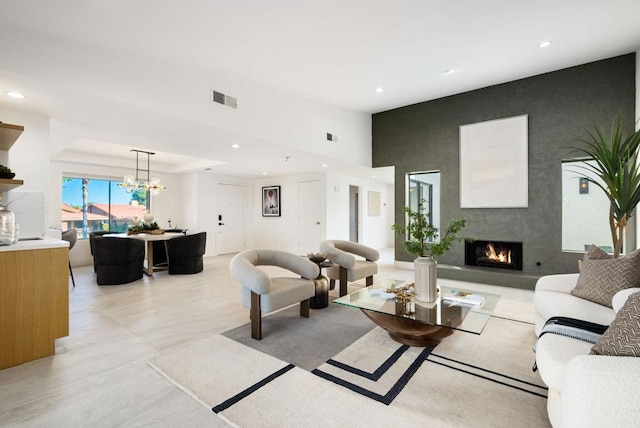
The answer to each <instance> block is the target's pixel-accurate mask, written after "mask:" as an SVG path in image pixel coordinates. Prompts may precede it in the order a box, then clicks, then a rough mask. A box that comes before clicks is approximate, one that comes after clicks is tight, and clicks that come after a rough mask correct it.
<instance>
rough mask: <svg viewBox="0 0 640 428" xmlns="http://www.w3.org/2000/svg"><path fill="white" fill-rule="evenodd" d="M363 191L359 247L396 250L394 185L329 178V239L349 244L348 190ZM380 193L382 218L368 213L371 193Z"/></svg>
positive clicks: (329, 176) (360, 179)
mask: <svg viewBox="0 0 640 428" xmlns="http://www.w3.org/2000/svg"><path fill="white" fill-rule="evenodd" d="M350 185H353V186H358V187H359V188H360V198H359V199H360V209H359V212H360V243H362V244H364V245H368V246H371V247H374V248H387V247H392V246H393V231H392V230H391V225H392V224H393V200H394V196H393V195H394V189H393V185H392V184H385V183H380V182H377V181H374V180H364V179H362V178H358V177H349V176H346V175H341V174H327V239H343V240H349V186H350ZM369 191H374V192H380V205H381V207H380V216H378V217H371V216H369V213H368V210H367V207H368V205H367V202H368V200H367V198H368V192H369Z"/></svg>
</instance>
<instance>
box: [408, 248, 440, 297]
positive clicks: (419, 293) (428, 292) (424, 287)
mask: <svg viewBox="0 0 640 428" xmlns="http://www.w3.org/2000/svg"><path fill="white" fill-rule="evenodd" d="M413 264H414V270H415V286H416V296H415V299H416V300H418V301H419V302H427V303H432V302H435V301H436V299H437V298H438V293H437V284H436V282H437V281H438V275H437V269H438V262H436V261H435V260H434V259H433V257H432V256H427V257H418V258H417V259H415V260H414V261H413Z"/></svg>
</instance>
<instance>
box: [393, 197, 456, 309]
mask: <svg viewBox="0 0 640 428" xmlns="http://www.w3.org/2000/svg"><path fill="white" fill-rule="evenodd" d="M423 203H424V201H420V203H419V204H418V210H417V211H413V210H412V209H411V208H410V207H402V211H403V212H404V213H405V214H406V215H407V217H408V223H407V226H402V225H399V224H394V225H393V226H391V228H392V229H393V230H394V231H395V232H396V234H397V235H399V236H402V237H404V238H406V239H405V240H404V241H403V242H402V244H403V246H404V248H405V249H406V250H407V252H408V253H410V254H415V255H416V256H418V258H417V259H415V260H414V265H415V286H416V299H417V300H420V301H423V302H433V301H435V299H436V282H437V276H436V273H437V262H436V261H435V260H434V259H433V256H442V255H444V253H445V252H447V251H448V250H449V249H451V247H452V246H453V244H454V243H456V242H460V241H462V240H463V239H464V238H462V237H459V236H458V233H460V231H461V230H462V229H464V228H465V227H466V226H467V220H466V219H464V218H454V219H453V220H451V223H449V226H447V228H446V229H445V232H444V235H443V236H442V237H441V238H440V241H439V242H433V241H435V240H436V239H437V238H438V228H437V227H434V226H433V225H432V224H431V222H429V217H428V214H425V213H424V208H423Z"/></svg>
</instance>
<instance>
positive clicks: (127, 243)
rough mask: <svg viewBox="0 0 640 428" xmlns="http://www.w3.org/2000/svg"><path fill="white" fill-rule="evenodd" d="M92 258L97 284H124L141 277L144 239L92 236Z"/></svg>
mask: <svg viewBox="0 0 640 428" xmlns="http://www.w3.org/2000/svg"><path fill="white" fill-rule="evenodd" d="M93 260H94V263H95V268H96V274H97V281H98V285H116V284H126V283H128V282H132V281H135V280H138V279H140V278H142V268H143V265H144V241H141V240H138V239H130V238H111V237H109V238H104V237H98V236H96V237H94V238H93Z"/></svg>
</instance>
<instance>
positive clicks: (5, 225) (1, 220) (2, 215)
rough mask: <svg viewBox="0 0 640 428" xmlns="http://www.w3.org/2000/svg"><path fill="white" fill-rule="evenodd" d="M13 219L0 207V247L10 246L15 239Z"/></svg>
mask: <svg viewBox="0 0 640 428" xmlns="http://www.w3.org/2000/svg"><path fill="white" fill-rule="evenodd" d="M15 223H16V221H15V218H14V216H13V213H12V212H11V211H9V210H8V209H7V207H5V206H4V205H0V245H11V244H13V243H14V238H15Z"/></svg>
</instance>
